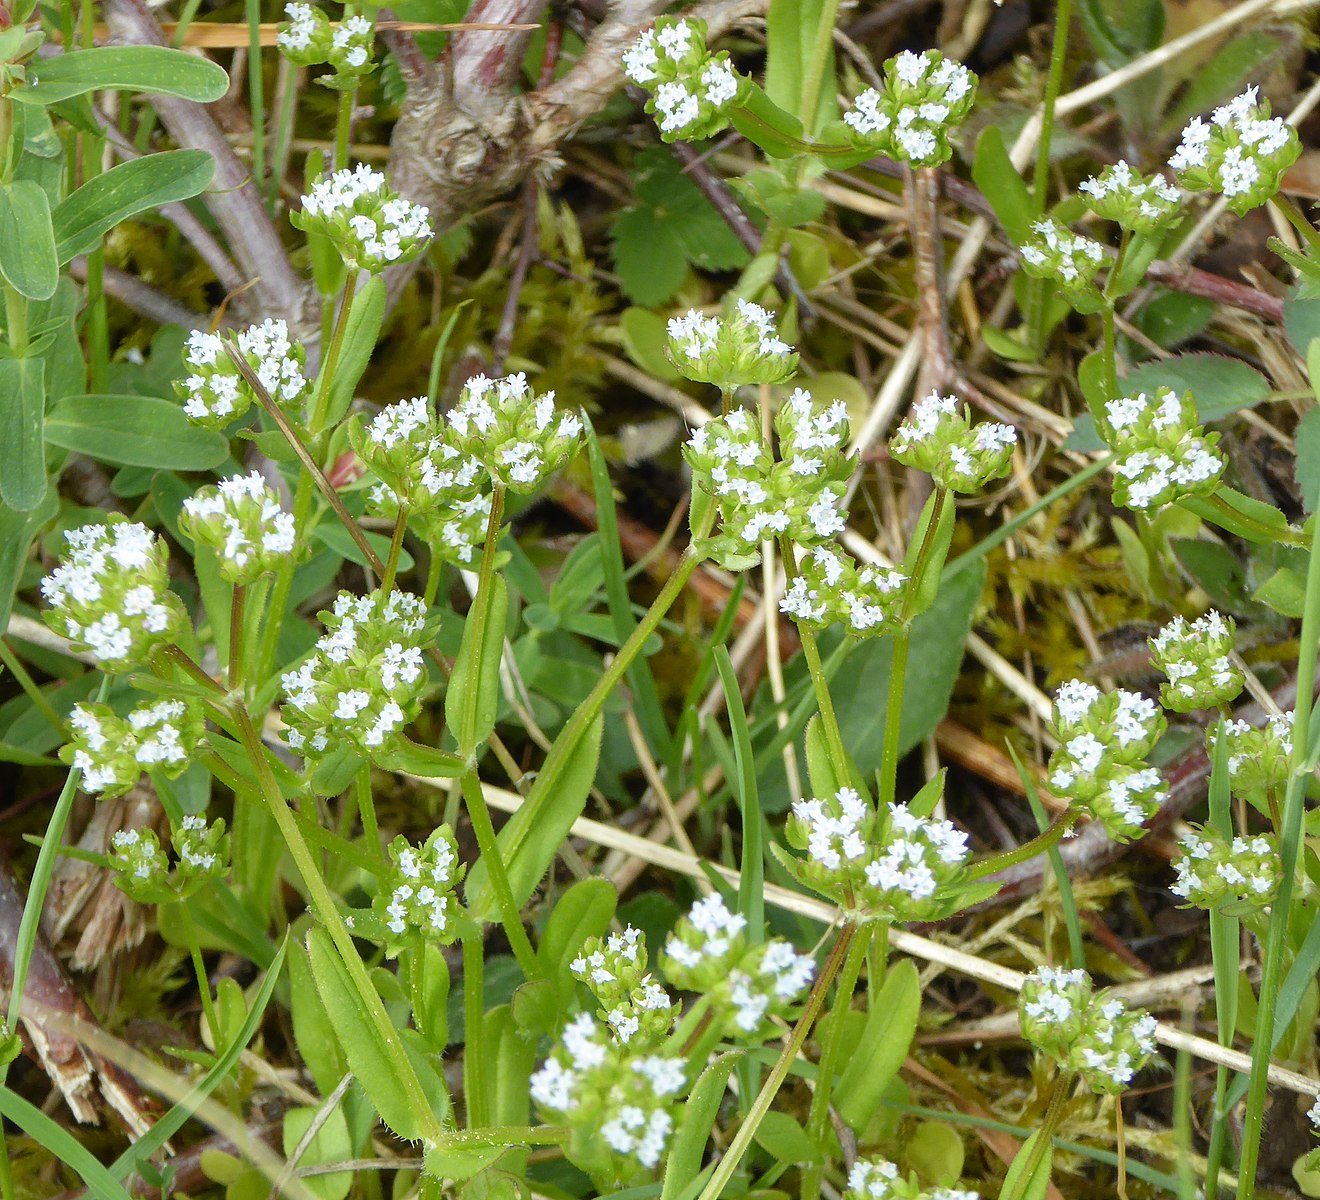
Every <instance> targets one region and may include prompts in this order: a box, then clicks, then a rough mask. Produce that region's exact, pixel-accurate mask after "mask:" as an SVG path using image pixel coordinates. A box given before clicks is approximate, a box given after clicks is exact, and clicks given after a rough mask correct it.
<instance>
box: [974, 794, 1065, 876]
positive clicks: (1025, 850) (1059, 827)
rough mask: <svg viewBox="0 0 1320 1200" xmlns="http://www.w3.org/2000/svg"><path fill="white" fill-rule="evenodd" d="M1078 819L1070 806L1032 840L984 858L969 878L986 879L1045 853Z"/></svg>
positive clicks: (976, 865) (1056, 843)
mask: <svg viewBox="0 0 1320 1200" xmlns="http://www.w3.org/2000/svg"><path fill="white" fill-rule="evenodd" d="M1076 821H1077V814H1076V812H1074V811H1073V810H1072V809H1071V808H1070V809H1069V810H1068V811H1067V812H1065V813H1064V814H1063V816H1061V817H1060V818H1059V819H1058V820H1057V821H1055V822H1054V824H1053V825H1051V826H1050V827H1049V828H1048V829H1046V830H1045V831H1044V832H1043V833H1038V834H1037V835H1036V836H1035V837H1034V838H1032V839H1031V841H1029V842H1023V843H1022V845H1020V846H1018V847H1017V848H1016V849H1013V850H1008V851H1005V852H1004V853H1003V854H995V855H992V856H991V857H990V858H983V859H982V860H981V861H980V862H978V863H976V864H975V865H974V866H972V867H971V868H970V869H969V870H968V872H967V876H966V877H967V879H968V880H969V881H970V880H974V879H985V878H987V877H988V876H991V875H993V874H995V873H996V872H997V871H1006V870H1007V869H1008V868H1009V867H1012V866H1016V865H1017V864H1018V863H1020V862H1026V861H1027V860H1028V859H1029V858H1035V857H1036V855H1038V854H1044V853H1045V852H1046V851H1047V850H1048V849H1049V848H1050V847H1051V846H1055V845H1058V843H1059V841H1060V839H1061V838H1063V837H1064V836H1065V835H1066V834H1067V832H1068V830H1070V829H1071V828H1072V827H1073V825H1074V824H1075V823H1076Z"/></svg>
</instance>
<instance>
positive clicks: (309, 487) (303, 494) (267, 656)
mask: <svg viewBox="0 0 1320 1200" xmlns="http://www.w3.org/2000/svg"><path fill="white" fill-rule="evenodd" d="M315 496H316V483H315V482H314V481H313V479H312V477H311V475H310V474H308V473H307V472H306V471H300V472H299V473H298V486H297V488H296V489H295V490H294V493H293V527H294V529H295V530H296V531H297V536H298V537H300V538H301V537H303V536H304V535H305V534H306V531H307V522H308V520H309V518H310V517H311V515H312V500H313V499H314V498H315ZM296 570H297V563H295V562H294V560H293V556H292V555H290V556H289V557H288V558H286V559H285V560H284V561H283V562H282V563H281V564H280V568H279V571H278V572H277V573H276V575H275V582H274V584H273V585H272V586H271V589H270V604H269V606H268V607H267V609H266V613H267V618H266V627H265V630H264V631H263V633H262V635H261V657H260V659H259V660H258V668H259V670H260V672H261V673H260V675H258V677H257V683H258V686H260V685H261V684H264V683H265V682H266V680H267V679H269V678H270V676H271V673H272V672H273V671H274V670H275V668H276V666H277V665H278V664H277V663H276V661H275V658H276V656H277V655H278V653H279V646H280V629H281V628H282V627H283V625H284V612H285V609H286V608H287V607H288V603H289V592H290V591H292V589H293V576H294V572H295V571H296Z"/></svg>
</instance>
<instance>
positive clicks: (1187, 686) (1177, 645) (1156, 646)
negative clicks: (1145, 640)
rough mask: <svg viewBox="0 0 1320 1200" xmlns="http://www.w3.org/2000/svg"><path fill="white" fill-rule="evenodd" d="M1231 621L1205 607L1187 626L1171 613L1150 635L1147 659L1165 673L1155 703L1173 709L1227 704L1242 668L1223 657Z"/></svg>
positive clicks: (1239, 684) (1238, 683)
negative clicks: (1166, 622) (1164, 678)
mask: <svg viewBox="0 0 1320 1200" xmlns="http://www.w3.org/2000/svg"><path fill="white" fill-rule="evenodd" d="M1236 628H1237V627H1236V625H1235V624H1234V622H1233V618H1232V617H1222V616H1220V615H1219V613H1217V612H1215V611H1214V609H1211V610H1210V611H1209V612H1208V613H1206V614H1205V615H1204V616H1202V617H1197V618H1196V620H1195V621H1192V622H1191V623H1190V624H1188V622H1187V621H1185V620H1183V618H1182V617H1175V618H1174V619H1173V620H1172V621H1170V622H1169V623H1168V624H1167V625H1166V626H1165V627H1164V628H1163V629H1162V630H1160V632H1159V634H1158V635H1157V636H1155V637H1153V638H1151V639H1150V649H1151V658H1152V660H1153V661H1154V663H1155V665H1156V666H1157V667H1158V668H1159V669H1160V670H1161V671H1163V672H1164V674H1165V675H1166V676H1168V680H1169V682H1168V683H1166V684H1163V685H1162V686H1161V687H1160V703H1161V704H1162V705H1164V707H1165V708H1167V709H1170V710H1172V711H1173V712H1195V711H1196V710H1197V709H1199V708H1218V707H1219V706H1220V705H1225V704H1229V703H1230V702H1231V701H1232V700H1233V699H1234V698H1235V697H1236V696H1237V694H1238V693H1239V692H1240V691H1241V690H1242V683H1243V679H1242V672H1241V671H1239V670H1238V669H1237V667H1235V666H1234V665H1233V662H1232V659H1231V658H1230V657H1229V656H1230V655H1231V654H1232V652H1233V635H1234V633H1235V632H1236Z"/></svg>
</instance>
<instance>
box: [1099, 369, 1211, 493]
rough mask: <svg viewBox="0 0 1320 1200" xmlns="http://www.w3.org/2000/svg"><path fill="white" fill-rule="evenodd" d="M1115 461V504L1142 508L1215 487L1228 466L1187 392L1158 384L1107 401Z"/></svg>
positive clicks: (1106, 410)
mask: <svg viewBox="0 0 1320 1200" xmlns="http://www.w3.org/2000/svg"><path fill="white" fill-rule="evenodd" d="M1105 415H1106V417H1107V419H1108V423H1109V426H1110V431H1109V433H1108V435H1107V437H1108V440H1109V443H1110V446H1111V447H1112V448H1113V450H1114V451H1115V452H1116V453H1117V455H1118V459H1117V461H1116V462H1115V463H1114V503H1115V504H1119V505H1121V506H1122V507H1124V508H1131V509H1136V510H1139V511H1141V512H1146V511H1149V510H1151V509H1156V508H1161V507H1163V506H1164V505H1166V504H1172V503H1174V502H1175V501H1177V500H1181V499H1183V498H1184V497H1187V496H1207V495H1209V494H1210V493H1211V492H1213V491H1214V490H1215V487H1216V486H1217V485H1218V483H1219V477H1220V476H1221V475H1222V474H1223V473H1224V468H1225V466H1226V465H1227V464H1226V463H1225V461H1224V456H1223V455H1222V454H1220V453H1219V449H1218V446H1219V434H1217V433H1206V432H1205V430H1204V429H1203V428H1202V427H1201V426H1200V425H1199V424H1198V423H1197V419H1196V406H1195V404H1194V403H1193V402H1192V397H1191V394H1190V393H1189V392H1184V393H1182V394H1179V393H1177V392H1175V391H1173V390H1172V389H1171V388H1166V387H1162V388H1157V389H1156V391H1155V394H1154V395H1153V396H1152V395H1149V394H1148V393H1146V392H1138V393H1137V394H1135V395H1132V396H1122V397H1120V398H1119V399H1117V400H1110V401H1108V402H1107V403H1106V404H1105Z"/></svg>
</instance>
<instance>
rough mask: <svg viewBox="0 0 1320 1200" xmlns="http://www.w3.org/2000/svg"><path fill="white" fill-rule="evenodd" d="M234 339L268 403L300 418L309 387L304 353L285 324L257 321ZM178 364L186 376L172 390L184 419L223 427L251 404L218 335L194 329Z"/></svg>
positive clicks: (252, 398) (253, 398)
mask: <svg viewBox="0 0 1320 1200" xmlns="http://www.w3.org/2000/svg"><path fill="white" fill-rule="evenodd" d="M235 340H236V341H237V343H238V351H239V353H240V354H241V355H242V356H243V358H244V359H245V360H246V362H247V365H248V366H249V367H251V368H252V372H253V374H254V375H256V377H257V379H258V381H259V382H260V383H261V386H262V387H263V388H265V389H266V392H267V393H268V394H269V395H270V397H271V399H272V400H274V401H275V403H276V404H278V405H279V406H280V408H282V409H283V410H284V411H285V412H287V413H288V414H289V415H290V416H291V417H293V418H294V419H295V420H298V421H301V420H303V406H304V404H305V403H306V401H307V399H308V397H309V396H310V395H311V390H312V384H311V381H310V380H309V379H308V378H307V376H306V375H305V374H304V372H303V368H304V366H305V364H306V357H307V356H306V352H305V351H304V350H303V348H302V346H301V345H299V344H298V343H297V342H295V341H293V340H291V339H290V337H289V327H288V325H287V324H286V323H285V322H284V321H279V320H266V321H262V322H261V324H259V325H250V326H249V327H248V328H247V329H244V330H241V331H240V332H239V334H238V336H237V338H236V339H235ZM183 363H184V366H185V367H187V369H188V375H187V376H186V377H185V378H184V379H182V380H180V381H176V383H175V384H174V390H175V391H176V392H177V393H178V394H179V398H180V399H181V400H182V401H183V412H184V415H185V416H186V417H187V418H188V419H189V420H190V421H193V422H195V423H196V424H198V425H204V426H206V427H207V428H208V429H224V428H225V427H226V426H227V425H231V424H233V422H235V421H237V420H238V419H239V418H240V417H241V416H243V415H244V414H245V413H246V412H247V410H248V409H249V408H250V407H251V406H252V405H253V404H254V403H256V400H257V397H256V395H255V393H254V392H253V390H252V388H251V386H250V385H249V384H248V382H247V381H246V380H245V379H244V378H243V376H242V375H241V374H240V373H239V370H238V367H237V366H235V365H234V362H233V360H232V359H231V358H230V357H229V354H228V353H227V352H226V350H225V343H224V339H222V338H221V337H220V335H219V334H218V333H206V332H204V331H203V330H200V329H194V330H193V331H192V333H190V334H189V335H188V341H187V343H186V345H185V347H184V352H183Z"/></svg>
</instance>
